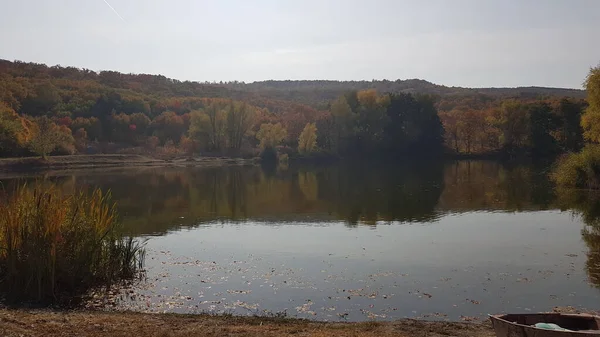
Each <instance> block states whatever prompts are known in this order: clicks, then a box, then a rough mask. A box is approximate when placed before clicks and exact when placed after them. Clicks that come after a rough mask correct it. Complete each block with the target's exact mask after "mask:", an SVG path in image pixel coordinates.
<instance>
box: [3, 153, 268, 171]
mask: <svg viewBox="0 0 600 337" xmlns="http://www.w3.org/2000/svg"><path fill="white" fill-rule="evenodd" d="M258 164H259V161H258V158H250V159H245V158H233V157H192V156H187V157H175V158H172V159H161V158H155V157H150V156H142V155H129V154H95V155H70V156H51V157H48V158H47V159H42V158H40V157H22V158H0V172H3V173H32V172H43V171H47V170H70V169H98V168H107V169H108V168H120V167H122V168H128V167H140V168H142V167H220V166H248V165H258Z"/></svg>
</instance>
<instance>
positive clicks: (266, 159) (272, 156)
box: [260, 146, 279, 163]
mask: <svg viewBox="0 0 600 337" xmlns="http://www.w3.org/2000/svg"><path fill="white" fill-rule="evenodd" d="M278 158H279V155H278V154H277V150H275V148H273V147H271V146H267V147H265V149H264V150H262V152H261V153H260V160H261V161H262V162H263V163H277V160H278Z"/></svg>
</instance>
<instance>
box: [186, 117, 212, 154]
mask: <svg viewBox="0 0 600 337" xmlns="http://www.w3.org/2000/svg"><path fill="white" fill-rule="evenodd" d="M190 115H191V118H190V128H189V131H188V134H189V135H190V137H191V138H192V139H193V140H195V141H196V142H197V143H198V146H199V147H200V148H201V149H202V150H212V148H211V147H212V145H211V144H212V143H211V141H212V139H213V138H212V137H211V125H210V118H209V117H208V115H207V114H205V113H204V112H203V111H199V110H195V111H192V112H191V113H190Z"/></svg>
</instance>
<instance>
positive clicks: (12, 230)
mask: <svg viewBox="0 0 600 337" xmlns="http://www.w3.org/2000/svg"><path fill="white" fill-rule="evenodd" d="M119 226H120V223H119V222H118V220H117V215H116V210H115V205H114V204H113V203H111V202H110V194H103V193H102V191H100V190H98V189H97V190H95V191H93V192H92V193H90V194H87V193H84V192H78V193H76V194H74V195H65V194H63V193H62V192H61V191H59V190H58V189H56V188H55V187H54V186H52V185H47V184H43V183H41V182H39V183H37V184H36V185H35V186H31V187H30V186H27V185H21V186H18V187H16V188H15V190H14V191H8V192H5V193H3V194H2V195H1V198H0V291H1V292H2V293H3V294H4V295H5V296H6V298H7V299H8V300H9V301H10V302H11V303H16V304H19V303H22V302H27V301H35V302H38V303H41V304H46V303H56V302H59V300H60V299H61V298H65V299H67V300H69V301H71V300H72V299H71V297H73V296H75V297H76V296H77V295H80V294H83V293H85V292H86V291H87V290H89V289H90V288H92V287H95V286H108V285H111V284H113V283H114V282H117V281H120V280H122V279H124V278H131V277H133V276H135V274H136V273H137V271H138V270H139V269H141V268H142V265H141V264H142V262H143V253H144V251H143V249H142V248H141V246H140V245H139V244H138V243H137V242H136V241H135V240H133V239H131V238H129V239H126V238H124V237H123V236H122V234H121V233H120V231H119V229H120V227H119Z"/></svg>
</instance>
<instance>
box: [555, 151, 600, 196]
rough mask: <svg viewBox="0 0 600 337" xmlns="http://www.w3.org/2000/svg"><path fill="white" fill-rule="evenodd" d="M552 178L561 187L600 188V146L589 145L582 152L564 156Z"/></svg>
mask: <svg viewBox="0 0 600 337" xmlns="http://www.w3.org/2000/svg"><path fill="white" fill-rule="evenodd" d="M552 179H553V180H554V182H555V183H556V184H557V185H558V186H561V187H572V188H587V189H600V146H598V145H588V146H586V147H585V148H584V149H583V150H582V151H581V152H578V153H572V154H568V155H566V156H564V157H562V158H561V159H560V160H559V161H558V163H557V165H556V167H555V169H554V171H553V172H552Z"/></svg>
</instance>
